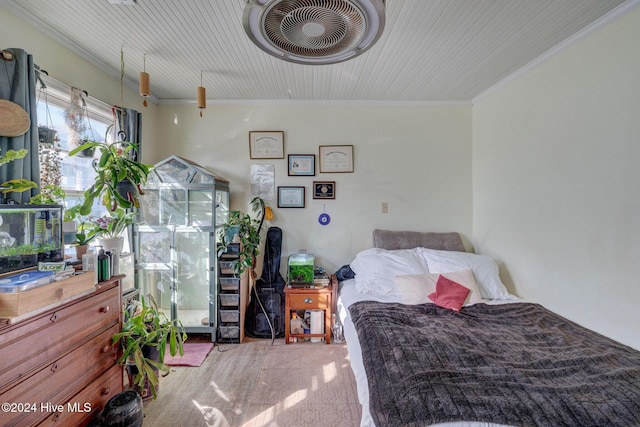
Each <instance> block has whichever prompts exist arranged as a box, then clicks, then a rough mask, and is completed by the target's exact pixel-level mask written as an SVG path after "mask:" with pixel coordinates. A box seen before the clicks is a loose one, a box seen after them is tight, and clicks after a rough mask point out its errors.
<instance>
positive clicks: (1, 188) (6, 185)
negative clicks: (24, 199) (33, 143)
mask: <svg viewBox="0 0 640 427" xmlns="http://www.w3.org/2000/svg"><path fill="white" fill-rule="evenodd" d="M27 153H29V150H26V149H24V148H22V149H20V150H7V151H6V152H5V153H4V155H0V166H2V165H4V164H7V163H11V162H13V161H14V160H17V159H23V158H24V157H25V156H26V155H27ZM37 187H38V184H36V183H35V182H33V181H31V180H28V179H24V178H15V179H10V180H9V181H5V182H3V183H2V184H0V192H2V194H4V196H3V197H2V199H3V200H2V202H3V203H4V202H5V199H6V195H7V194H8V193H14V192H15V193H21V192H23V191H27V190H30V189H32V188H37Z"/></svg>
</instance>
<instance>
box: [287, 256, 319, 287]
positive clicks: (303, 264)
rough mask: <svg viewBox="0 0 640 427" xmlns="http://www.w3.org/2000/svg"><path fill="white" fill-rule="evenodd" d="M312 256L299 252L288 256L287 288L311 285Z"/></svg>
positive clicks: (313, 257) (313, 259) (313, 258)
mask: <svg viewBox="0 0 640 427" xmlns="http://www.w3.org/2000/svg"><path fill="white" fill-rule="evenodd" d="M314 261H315V256H314V255H313V254H309V253H306V252H304V251H300V252H299V253H297V254H291V255H289V286H300V285H313V264H314Z"/></svg>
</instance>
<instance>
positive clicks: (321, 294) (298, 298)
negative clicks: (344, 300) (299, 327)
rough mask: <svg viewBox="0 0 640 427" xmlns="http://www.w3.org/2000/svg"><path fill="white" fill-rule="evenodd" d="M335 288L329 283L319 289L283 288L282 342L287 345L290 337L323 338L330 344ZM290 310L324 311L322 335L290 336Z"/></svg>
mask: <svg viewBox="0 0 640 427" xmlns="http://www.w3.org/2000/svg"><path fill="white" fill-rule="evenodd" d="M335 287H336V285H335V284H334V283H333V282H331V283H329V285H328V286H325V287H324V288H319V289H315V288H314V289H312V288H309V289H306V288H290V287H288V286H285V288H284V294H285V309H284V313H285V314H284V317H285V320H284V341H285V343H287V344H289V339H290V338H291V337H297V338H307V337H324V341H325V342H326V343H327V344H331V313H332V312H333V306H334V304H335V292H334V290H335ZM292 310H324V334H292V333H291V311H292Z"/></svg>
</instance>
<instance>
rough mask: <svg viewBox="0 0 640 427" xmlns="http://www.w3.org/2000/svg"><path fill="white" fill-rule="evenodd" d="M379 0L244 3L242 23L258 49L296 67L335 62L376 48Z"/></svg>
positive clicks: (251, 0)
mask: <svg viewBox="0 0 640 427" xmlns="http://www.w3.org/2000/svg"><path fill="white" fill-rule="evenodd" d="M384 6H385V5H384V0H247V2H246V5H245V8H244V14H243V24H244V29H245V31H246V32H247V35H248V36H249V38H250V39H251V40H252V41H253V42H254V43H255V44H256V45H257V46H258V47H260V48H261V49H262V50H264V51H265V52H267V53H269V54H270V55H273V56H275V57H277V58H280V59H282V60H285V61H289V62H295V63H299V64H311V65H314V64H315V65H321V64H334V63H337V62H342V61H346V60H348V59H351V58H354V57H356V56H358V55H360V54H362V53H364V52H365V51H366V50H367V49H369V48H370V47H371V46H373V45H374V44H375V42H376V41H377V40H378V39H379V38H380V35H381V34H382V30H383V29H384V23H385V7H384Z"/></svg>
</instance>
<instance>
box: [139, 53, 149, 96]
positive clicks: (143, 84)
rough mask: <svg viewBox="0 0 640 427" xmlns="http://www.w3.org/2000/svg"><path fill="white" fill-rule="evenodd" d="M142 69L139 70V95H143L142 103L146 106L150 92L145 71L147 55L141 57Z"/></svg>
mask: <svg viewBox="0 0 640 427" xmlns="http://www.w3.org/2000/svg"><path fill="white" fill-rule="evenodd" d="M142 61H143V64H144V65H143V71H140V96H143V97H144V101H143V102H142V105H144V106H145V107H146V106H147V97H148V96H149V95H150V94H151V93H150V91H149V73H147V55H146V54H145V55H144V56H143V57H142Z"/></svg>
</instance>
